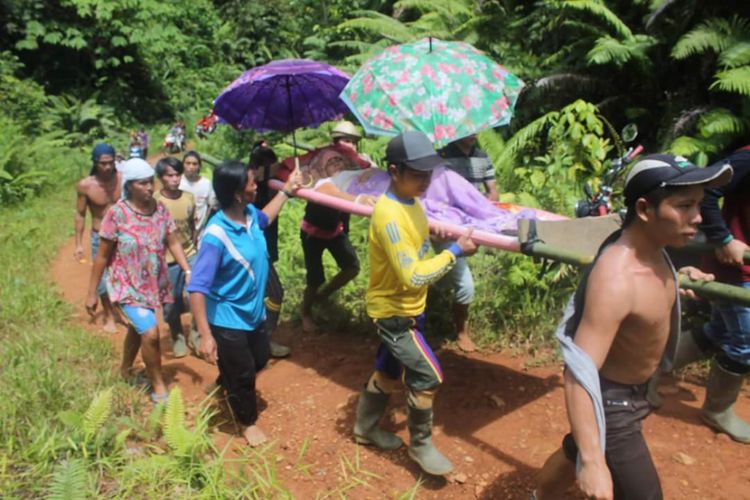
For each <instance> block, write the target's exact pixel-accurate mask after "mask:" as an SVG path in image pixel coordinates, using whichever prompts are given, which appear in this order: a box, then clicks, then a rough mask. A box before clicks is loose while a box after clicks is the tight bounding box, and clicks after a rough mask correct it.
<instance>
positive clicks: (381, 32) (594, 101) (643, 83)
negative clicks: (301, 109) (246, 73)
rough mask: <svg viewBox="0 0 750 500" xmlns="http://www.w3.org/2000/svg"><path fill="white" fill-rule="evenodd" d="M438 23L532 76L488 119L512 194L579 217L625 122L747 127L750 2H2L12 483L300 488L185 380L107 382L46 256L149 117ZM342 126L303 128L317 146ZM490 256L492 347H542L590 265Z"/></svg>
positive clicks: (742, 133)
mask: <svg viewBox="0 0 750 500" xmlns="http://www.w3.org/2000/svg"><path fill="white" fill-rule="evenodd" d="M422 37H435V38H443V39H453V40H464V41H467V42H470V43H472V44H474V45H475V46H476V47H478V48H480V49H481V50H484V51H485V52H486V53H487V54H488V55H489V56H490V57H492V58H493V59H495V60H497V61H498V62H500V63H501V64H503V65H505V66H506V67H507V68H508V69H509V70H510V71H511V72H513V73H514V74H516V75H517V76H519V77H520V78H521V79H523V80H524V81H525V83H526V88H525V91H524V92H523V93H522V94H521V96H520V98H519V101H518V104H517V109H516V115H515V118H514V120H513V121H512V122H511V124H510V126H508V127H504V128H502V129H498V130H487V131H485V132H483V133H482V134H480V143H481V145H482V146H483V148H484V149H485V150H486V151H487V152H488V153H489V155H490V157H491V158H492V160H493V162H494V165H495V167H496V172H497V177H498V184H499V187H500V189H501V191H502V192H503V198H504V200H505V201H513V202H517V203H521V204H524V205H530V206H539V207H543V208H545V209H548V210H552V211H555V212H559V213H564V214H567V215H572V212H573V204H574V202H575V200H576V199H578V198H579V197H580V196H581V186H582V185H583V184H584V183H593V184H596V182H597V180H598V179H599V177H600V176H601V174H602V172H604V171H606V170H607V169H608V168H609V167H610V165H611V159H612V158H614V157H615V155H619V154H620V153H621V152H622V149H623V145H622V144H621V140H620V138H619V136H618V134H617V132H616V131H617V130H619V129H620V128H621V127H622V126H623V125H625V124H626V123H635V124H637V125H638V128H639V130H640V137H639V138H638V140H639V142H641V143H642V144H643V145H644V146H645V147H646V150H647V151H649V152H655V151H665V150H668V151H672V152H675V153H679V154H683V155H685V156H688V157H690V158H691V159H693V160H694V161H696V162H697V163H699V164H709V163H711V162H713V161H716V160H718V159H720V158H721V157H722V156H723V155H725V154H726V153H727V152H728V151H731V150H732V149H733V148H735V147H737V146H739V145H743V142H745V143H746V142H747V137H748V130H750V2H737V1H735V0H715V1H712V2H701V1H697V0H538V1H535V2H529V1H527V0H481V1H476V2H475V1H471V0H430V1H427V0H398V1H395V2H394V1H392V0H347V1H346V2H345V1H343V0H324V1H318V0H268V1H265V2H247V1H243V0H174V1H172V2H160V1H157V0H127V1H122V2H112V1H106V0H58V1H52V0H30V1H20V0H6V1H3V2H2V8H1V9H0V102H2V103H3V114H2V115H0V129H2V131H3V133H2V135H0V210H1V212H0V216H2V218H3V220H4V221H5V223H4V224H3V225H2V226H1V228H0V241H2V245H0V264H2V265H0V269H2V270H3V272H2V273H0V304H2V307H0V340H2V342H0V354H2V359H3V360H5V364H4V366H3V370H0V382H2V383H1V384H0V396H1V397H0V442H2V443H3V444H2V445H0V496H3V497H40V496H45V495H46V496H49V497H51V498H78V497H85V498H90V497H93V496H97V495H99V496H119V497H123V498H133V497H163V496H167V495H171V496H180V495H183V496H191V495H194V496H200V495H203V496H207V497H214V498H219V497H270V496H273V497H277V496H282V497H283V496H285V495H288V492H287V491H286V490H285V489H284V487H283V486H282V485H280V484H278V482H277V481H276V480H275V469H274V468H275V466H276V459H275V457H274V456H273V453H274V451H273V450H264V451H263V452H261V453H257V454H252V455H248V456H246V457H242V459H243V460H244V462H243V463H245V464H250V467H249V472H247V470H237V471H235V470H234V469H232V468H231V467H229V468H228V467H225V465H226V464H225V463H224V461H225V457H224V456H223V453H222V452H221V451H219V450H216V449H214V448H213V447H212V446H211V442H210V439H209V438H208V431H207V429H208V428H209V427H210V426H211V425H212V420H211V418H212V416H211V414H210V413H209V412H208V411H202V412H199V413H198V414H197V415H195V416H194V417H191V418H188V419H185V415H184V413H185V412H184V410H185V408H184V403H183V402H182V399H181V397H180V395H179V393H173V397H172V398H171V399H170V401H169V403H168V405H167V406H166V408H162V409H160V410H158V411H154V412H152V413H151V414H150V416H149V417H146V418H145V419H144V418H142V416H141V413H140V409H139V406H138V404H139V403H138V401H139V396H138V395H137V394H135V393H134V391H132V390H131V389H126V388H124V387H120V386H115V387H114V389H111V390H110V389H107V387H110V386H112V385H113V384H114V381H113V379H112V377H111V376H110V375H108V371H107V367H108V366H109V365H110V364H111V356H112V353H111V352H110V350H109V347H108V344H106V343H103V342H99V341H97V340H96V339H92V338H91V337H90V336H89V335H87V334H86V333H85V332H83V331H81V330H77V329H75V328H74V327H72V326H71V325H70V324H69V323H67V318H68V316H69V314H70V310H69V308H68V307H67V306H66V305H65V304H64V303H63V302H62V301H61V299H60V298H59V296H58V295H57V294H56V293H55V291H54V289H53V288H52V287H50V286H49V281H48V278H47V277H46V276H45V275H44V273H43V270H44V268H45V266H46V265H47V262H49V259H50V258H51V256H52V255H53V253H54V252H55V251H56V249H57V248H58V246H59V245H60V244H61V242H62V241H63V240H64V238H65V237H67V236H68V235H67V234H65V233H64V232H61V231H60V229H59V228H60V227H65V224H72V222H71V221H69V220H68V219H70V218H71V217H70V208H71V199H70V194H71V193H72V182H73V180H74V179H76V178H78V177H80V176H81V175H83V173H84V172H85V171H87V170H88V166H89V165H90V163H89V159H88V154H87V151H88V150H90V147H91V146H92V144H93V143H94V142H96V141H99V140H107V141H110V142H112V143H114V144H115V145H116V146H117V147H118V148H119V149H122V148H123V147H124V146H125V145H126V141H127V132H128V131H129V130H132V129H134V128H136V127H138V126H141V125H145V126H147V127H148V128H149V131H150V132H151V135H152V137H153V138H155V139H156V140H157V141H158V138H159V135H160V134H162V133H164V132H166V130H167V128H168V127H169V124H170V123H171V122H172V121H173V120H175V119H178V118H181V119H184V120H185V121H186V122H187V123H188V124H189V125H190V124H192V123H194V121H195V120H196V119H197V118H198V117H200V116H201V115H202V114H204V113H205V112H206V111H207V110H208V109H210V107H211V103H212V100H213V98H214V97H215V96H216V95H217V94H218V93H219V92H220V91H221V89H222V88H223V87H224V86H225V85H226V84H227V83H228V82H229V81H231V80H232V79H233V78H234V77H236V76H237V75H238V74H239V73H240V72H241V71H243V70H244V69H247V68H249V67H252V66H256V65H259V64H263V63H265V62H268V61H270V60H273V59H280V58H287V57H309V58H314V59H319V60H324V61H326V62H329V63H332V64H335V65H337V66H339V67H341V68H342V69H344V70H347V71H350V72H353V71H355V70H356V69H357V67H358V66H359V65H360V64H361V63H362V62H364V61H365V60H367V59H368V58H369V57H371V56H372V55H373V54H374V53H375V52H377V51H378V50H380V49H382V48H383V47H386V46H388V45H391V44H394V43H400V42H408V41H413V40H416V39H419V38H422ZM190 128H191V127H190V126H188V129H190ZM328 130H329V126H327V125H324V126H323V127H321V129H319V130H315V131H300V132H299V133H298V135H297V137H298V139H299V141H300V142H302V143H305V144H308V145H310V146H316V145H320V144H323V143H324V142H326V140H327V131H328ZM189 132H190V130H189ZM256 138H257V134H254V133H252V132H247V131H246V132H241V133H240V132H237V131H234V130H232V129H231V128H229V127H226V126H220V127H219V129H218V130H217V132H216V133H214V134H213V135H212V136H211V137H210V138H209V139H207V140H205V141H202V142H198V141H197V139H195V140H194V143H195V145H196V147H197V148H198V149H199V150H200V151H201V152H206V153H209V154H210V155H212V156H214V157H216V158H229V157H234V158H246V157H247V152H248V150H249V145H250V144H251V142H252V141H253V140H255V139H256ZM267 138H268V139H269V140H270V142H272V143H273V144H274V146H275V147H276V149H277V152H278V153H279V155H280V156H286V155H289V154H291V153H292V148H291V146H290V145H289V138H288V137H284V136H281V135H269V136H267ZM190 139H191V140H193V138H192V137H191V138H190ZM384 146H385V139H383V138H368V139H367V140H365V141H363V143H362V148H363V149H364V151H365V152H367V153H368V154H370V155H371V156H372V157H373V158H375V159H376V160H379V159H381V158H382V156H383V150H384ZM51 187H52V188H56V189H50V188H51ZM40 193H46V194H45V198H44V199H37V198H36V196H37V195H39V194H40ZM65 193H68V195H66V194H65ZM2 207H4V208H2ZM301 213H302V205H301V204H299V203H297V204H292V205H291V206H290V207H289V208H288V209H285V213H284V217H283V218H282V221H281V230H282V232H283V234H290V235H294V234H295V233H296V232H297V230H298V224H299V218H300V217H301ZM366 230H367V221H366V220H364V219H357V218H355V219H353V223H352V229H351V234H352V240H353V242H354V244H355V246H356V247H357V248H358V249H360V251H361V253H360V257H361V260H362V262H363V266H364V267H363V270H362V272H361V274H360V275H359V276H358V277H357V279H356V280H355V281H354V282H353V283H352V284H350V285H348V286H347V287H346V288H345V289H344V290H342V291H341V292H340V294H339V296H338V297H337V298H336V300H335V301H333V302H334V303H335V304H340V305H341V307H343V308H344V309H345V312H346V314H340V312H341V311H339V310H335V311H325V310H324V311H323V312H322V314H327V315H328V319H330V324H331V325H332V326H333V327H338V328H347V327H351V326H352V324H353V323H359V324H360V325H364V324H365V323H366V318H365V314H364V305H363V299H362V296H363V294H362V289H363V288H364V287H365V286H366V281H367V267H366V262H367V259H366V258H365V255H364V248H365V247H366ZM280 254H281V256H280V262H279V265H278V269H279V272H280V273H281V276H282V280H283V282H284V284H285V286H286V288H287V290H288V293H287V304H286V306H285V314H286V316H287V319H289V318H290V317H291V319H292V320H294V319H295V318H294V316H295V313H294V312H293V311H296V310H297V306H298V303H299V300H300V297H299V295H300V291H301V290H302V288H303V287H304V271H303V268H304V263H303V260H302V255H301V251H300V248H299V244H298V242H297V240H296V238H293V237H289V238H282V240H281V248H280ZM40 262H41V263H42V265H41V266H40V265H39V263H40ZM326 266H328V267H329V271H332V270H333V266H334V264H333V262H332V261H326ZM472 268H473V270H474V275H475V278H476V281H477V294H476V300H475V302H474V305H473V307H472V328H473V331H474V333H475V335H476V337H477V338H478V340H480V341H481V342H482V343H483V344H484V345H486V346H491V345H523V346H525V347H527V348H528V347H529V346H539V345H542V344H543V343H544V342H545V341H546V340H547V339H549V335H550V332H551V331H552V328H551V327H552V326H553V324H554V322H555V321H556V320H557V316H558V315H557V313H556V311H558V310H560V308H561V306H562V304H563V303H564V301H565V299H566V297H567V296H568V295H569V293H570V291H571V289H572V287H573V285H574V283H575V280H576V273H575V272H573V270H571V269H569V268H568V267H566V266H559V265H554V264H550V263H543V262H542V263H540V262H535V261H533V260H531V259H529V258H528V257H525V256H521V255H510V254H504V255H500V254H498V253H495V252H489V251H483V252H480V254H478V255H477V256H476V257H473V258H472ZM449 301H450V297H449V296H448V295H446V294H444V293H441V292H438V291H435V293H431V297H430V302H431V308H430V316H429V320H430V322H431V323H430V324H431V326H432V327H433V328H432V331H435V332H437V333H439V334H446V335H449V334H451V333H452V332H450V327H449V326H448V325H450V323H451V322H450V318H448V317H447V313H445V311H447V310H449V309H450V308H449V307H448V303H449ZM551 312H552V313H551ZM40 352H55V353H59V354H58V356H57V357H55V356H48V357H45V356H38V353H40ZM102 374H106V375H102ZM41 394H43V395H44V398H42V397H40V395H41ZM90 395H95V396H93V397H91V396H90ZM300 454H304V446H303V449H302V450H300ZM344 462H345V463H344ZM342 469H343V470H344V471H345V475H347V477H348V478H349V479H350V480H352V481H353V480H354V479H357V480H360V478H364V477H367V474H366V471H363V470H362V468H361V467H360V465H359V462H358V460H357V459H356V457H355V459H353V460H348V459H346V460H342ZM347 471H348V472H347ZM113 478H117V479H116V480H115V479H113ZM352 478H354V479H352ZM149 485H150V486H149ZM345 491H346V485H345V484H344V485H342V486H341V488H340V489H338V490H336V492H338V494H340V495H343V494H344V492H345Z"/></svg>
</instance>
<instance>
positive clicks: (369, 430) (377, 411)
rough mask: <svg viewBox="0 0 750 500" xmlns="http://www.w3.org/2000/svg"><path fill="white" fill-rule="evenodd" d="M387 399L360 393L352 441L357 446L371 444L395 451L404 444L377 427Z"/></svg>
mask: <svg viewBox="0 0 750 500" xmlns="http://www.w3.org/2000/svg"><path fill="white" fill-rule="evenodd" d="M388 398H389V396H388V394H380V393H377V394H376V393H374V392H369V391H367V390H364V391H362V393H361V394H360V396H359V402H358V403H357V419H356V421H355V422H354V441H356V442H357V443H359V444H372V445H375V446H377V447H378V448H380V449H381V450H396V449H398V448H400V447H401V445H402V444H404V442H403V441H401V438H400V437H398V436H397V435H395V434H393V433H392V432H388V431H384V430H383V429H381V428H380V427H378V422H379V421H380V418H381V417H382V416H383V413H385V407H386V405H387V404H388Z"/></svg>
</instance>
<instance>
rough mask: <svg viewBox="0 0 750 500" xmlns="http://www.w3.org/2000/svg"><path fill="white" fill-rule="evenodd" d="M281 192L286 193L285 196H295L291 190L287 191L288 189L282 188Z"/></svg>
mask: <svg viewBox="0 0 750 500" xmlns="http://www.w3.org/2000/svg"><path fill="white" fill-rule="evenodd" d="M280 192H281V193H284V196H286V197H287V198H294V195H293V194H292V193H290V192H289V191H287V190H286V189H282V190H281V191H280Z"/></svg>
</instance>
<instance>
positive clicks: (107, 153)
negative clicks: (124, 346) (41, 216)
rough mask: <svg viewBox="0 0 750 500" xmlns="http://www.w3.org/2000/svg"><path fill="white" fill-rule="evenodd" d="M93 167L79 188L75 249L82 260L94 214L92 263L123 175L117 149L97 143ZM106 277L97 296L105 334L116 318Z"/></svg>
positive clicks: (111, 331) (77, 190)
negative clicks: (118, 167) (88, 223)
mask: <svg viewBox="0 0 750 500" xmlns="http://www.w3.org/2000/svg"><path fill="white" fill-rule="evenodd" d="M91 159H92V160H93V165H92V167H91V172H89V175H88V177H85V178H84V179H82V180H81V181H80V182H79V183H78V185H77V186H76V193H77V194H78V198H77V200H76V215H75V228H76V249H75V254H74V256H75V259H76V260H77V261H79V262H80V261H82V260H83V256H84V252H83V229H84V227H85V226H86V210H87V209H88V210H89V211H90V212H91V261H92V262H93V261H94V258H95V257H96V253H97V251H98V249H99V226H100V225H101V223H102V218H103V217H104V213H105V212H106V211H107V209H108V208H109V207H110V206H111V205H112V204H114V203H115V202H116V201H117V200H118V199H120V174H119V173H118V172H117V171H116V170H115V148H113V147H112V146H110V145H109V144H102V143H100V144H97V145H96V146H94V150H93V152H92V153H91ZM104 279H105V278H104V277H102V280H101V281H100V282H99V286H98V287H97V294H98V295H99V298H100V299H101V301H102V310H103V311H104V331H106V332H110V333H113V332H114V331H115V317H114V311H113V309H112V304H111V303H110V302H109V298H108V297H107V288H106V286H105V284H104Z"/></svg>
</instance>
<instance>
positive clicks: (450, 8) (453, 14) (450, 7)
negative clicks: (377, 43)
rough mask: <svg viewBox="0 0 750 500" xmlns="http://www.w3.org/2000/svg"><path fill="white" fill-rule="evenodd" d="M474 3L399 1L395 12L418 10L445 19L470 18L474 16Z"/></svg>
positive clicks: (440, 0) (446, 0)
mask: <svg viewBox="0 0 750 500" xmlns="http://www.w3.org/2000/svg"><path fill="white" fill-rule="evenodd" d="M473 4H474V2H467V1H466V0H399V1H398V2H396V3H395V4H393V8H394V10H398V9H416V10H418V11H419V12H421V13H423V14H425V13H428V12H435V13H437V14H439V15H440V16H442V17H443V18H445V19H455V18H468V17H471V16H472V15H473V14H474V9H473Z"/></svg>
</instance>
